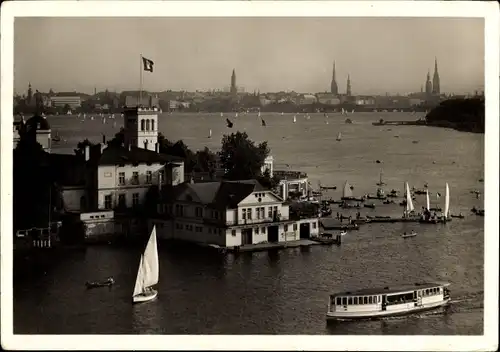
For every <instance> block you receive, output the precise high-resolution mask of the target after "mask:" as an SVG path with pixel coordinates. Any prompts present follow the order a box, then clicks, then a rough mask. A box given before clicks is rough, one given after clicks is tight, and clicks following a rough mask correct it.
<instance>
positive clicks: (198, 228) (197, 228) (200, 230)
mask: <svg viewBox="0 0 500 352" xmlns="http://www.w3.org/2000/svg"><path fill="white" fill-rule="evenodd" d="M195 231H196V232H203V228H202V227H200V226H196V228H195Z"/></svg>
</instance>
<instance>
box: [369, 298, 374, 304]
mask: <svg viewBox="0 0 500 352" xmlns="http://www.w3.org/2000/svg"><path fill="white" fill-rule="evenodd" d="M372 303H373V297H372V296H370V297H368V304H372Z"/></svg>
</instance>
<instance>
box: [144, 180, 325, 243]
mask: <svg viewBox="0 0 500 352" xmlns="http://www.w3.org/2000/svg"><path fill="white" fill-rule="evenodd" d="M158 208H159V214H158V216H157V218H156V219H151V220H150V224H149V227H150V228H151V227H152V226H153V225H156V230H157V234H158V237H159V238H163V239H178V240H185V241H190V242H198V243H204V244H214V245H218V246H221V247H235V246H244V245H252V244H258V243H264V242H287V241H295V240H299V239H307V238H310V237H313V236H317V235H318V233H319V225H318V219H317V218H311V219H294V218H291V217H290V214H289V206H288V204H286V203H285V202H284V201H283V199H281V198H280V197H279V196H277V195H275V194H274V193H272V192H271V191H270V190H267V189H264V188H263V187H262V186H261V185H260V184H259V183H258V182H257V181H255V180H250V181H240V182H236V181H234V182H207V183H199V184H187V183H185V184H183V185H181V186H179V188H178V189H177V191H175V192H174V198H173V199H171V200H170V201H165V200H164V201H162V202H161V203H160V204H159V206H158Z"/></svg>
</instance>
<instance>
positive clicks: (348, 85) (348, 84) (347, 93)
mask: <svg viewBox="0 0 500 352" xmlns="http://www.w3.org/2000/svg"><path fill="white" fill-rule="evenodd" d="M351 93H352V92H351V75H347V89H346V95H347V96H348V97H350V96H351V95H352V94H351Z"/></svg>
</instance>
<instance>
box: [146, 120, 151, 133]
mask: <svg viewBox="0 0 500 352" xmlns="http://www.w3.org/2000/svg"><path fill="white" fill-rule="evenodd" d="M149 125H150V122H149V120H146V131H149Z"/></svg>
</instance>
